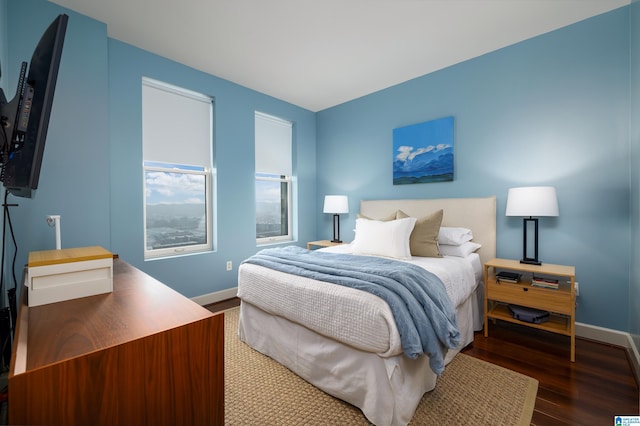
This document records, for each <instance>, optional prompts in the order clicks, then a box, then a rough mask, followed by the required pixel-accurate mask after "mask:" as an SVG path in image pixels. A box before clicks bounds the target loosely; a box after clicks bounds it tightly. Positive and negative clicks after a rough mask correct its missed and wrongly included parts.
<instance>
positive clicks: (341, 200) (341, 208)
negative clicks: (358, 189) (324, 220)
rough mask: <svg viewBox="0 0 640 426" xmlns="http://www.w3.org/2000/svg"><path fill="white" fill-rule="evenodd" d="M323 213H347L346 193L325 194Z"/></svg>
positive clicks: (347, 200)
mask: <svg viewBox="0 0 640 426" xmlns="http://www.w3.org/2000/svg"><path fill="white" fill-rule="evenodd" d="M322 211H323V213H334V214H335V213H349V198H348V197H347V196H346V195H325V196H324V209H323V210H322Z"/></svg>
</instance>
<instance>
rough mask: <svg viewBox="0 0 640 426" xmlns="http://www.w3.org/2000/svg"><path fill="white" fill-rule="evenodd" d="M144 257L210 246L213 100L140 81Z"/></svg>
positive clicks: (211, 234) (211, 227) (211, 224)
mask: <svg viewBox="0 0 640 426" xmlns="http://www.w3.org/2000/svg"><path fill="white" fill-rule="evenodd" d="M142 140H143V159H144V162H143V172H144V173H143V179H144V240H145V241H144V257H145V259H151V258H158V257H167V256H175V255H181V254H186V253H196V252H203V251H210V250H212V248H213V242H212V241H213V207H212V206H213V202H212V199H213V188H214V173H213V167H212V165H213V154H212V152H213V150H212V146H213V99H212V98H211V97H209V96H205V95H202V94H199V93H195V92H191V91H188V90H185V89H182V88H179V87H175V86H171V85H168V84H166V83H162V82H159V81H155V80H151V79H147V78H143V80H142Z"/></svg>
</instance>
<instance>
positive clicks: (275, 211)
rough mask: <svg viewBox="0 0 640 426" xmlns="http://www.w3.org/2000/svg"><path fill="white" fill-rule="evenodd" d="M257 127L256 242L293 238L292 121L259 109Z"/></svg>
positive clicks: (256, 114)
mask: <svg viewBox="0 0 640 426" xmlns="http://www.w3.org/2000/svg"><path fill="white" fill-rule="evenodd" d="M255 128H256V130H255V131H256V134H255V139H256V140H255V144H256V242H257V244H268V243H273V242H279V241H291V240H292V239H293V237H292V235H293V233H292V229H291V218H292V212H291V192H292V188H291V182H292V179H291V175H292V167H291V133H292V132H291V129H292V124H291V122H290V121H285V120H282V119H280V118H277V117H273V116H271V115H267V114H263V113H260V112H256V113H255Z"/></svg>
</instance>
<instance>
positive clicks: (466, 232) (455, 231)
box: [438, 226, 473, 246]
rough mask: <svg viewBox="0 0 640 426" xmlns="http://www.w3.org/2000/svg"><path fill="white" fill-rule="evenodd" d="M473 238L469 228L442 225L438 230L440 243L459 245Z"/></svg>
mask: <svg viewBox="0 0 640 426" xmlns="http://www.w3.org/2000/svg"><path fill="white" fill-rule="evenodd" d="M472 239H473V233H472V232H471V229H469V228H458V227H452V226H441V227H440V232H438V243H440V244H447V245H450V246H459V245H460V244H464V243H466V242H467V241H471V240H472Z"/></svg>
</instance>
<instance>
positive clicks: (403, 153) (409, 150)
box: [396, 143, 449, 162]
mask: <svg viewBox="0 0 640 426" xmlns="http://www.w3.org/2000/svg"><path fill="white" fill-rule="evenodd" d="M447 148H449V145H447V144H442V143H441V144H438V145H429V146H427V147H424V148H418V149H416V150H414V148H413V147H412V146H406V145H403V146H399V147H398V152H399V153H398V155H397V156H396V160H398V161H403V162H404V161H412V160H413V159H414V158H416V157H417V156H418V155H421V154H427V153H436V152H438V151H442V150H444V149H447Z"/></svg>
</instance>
